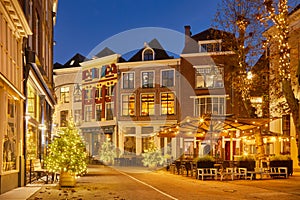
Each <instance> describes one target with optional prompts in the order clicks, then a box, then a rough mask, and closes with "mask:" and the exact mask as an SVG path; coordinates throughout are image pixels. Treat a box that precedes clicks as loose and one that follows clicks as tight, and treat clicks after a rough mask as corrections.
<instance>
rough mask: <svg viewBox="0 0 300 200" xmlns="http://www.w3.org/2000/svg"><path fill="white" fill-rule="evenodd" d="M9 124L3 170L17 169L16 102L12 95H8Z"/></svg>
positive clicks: (5, 137) (4, 147) (4, 146)
mask: <svg viewBox="0 0 300 200" xmlns="http://www.w3.org/2000/svg"><path fill="white" fill-rule="evenodd" d="M7 106H8V107H7V114H8V125H7V130H6V133H5V134H4V142H3V171H10V170H16V157H17V144H16V141H17V135H16V129H15V112H16V103H15V100H14V99H13V98H11V97H8V104H7Z"/></svg>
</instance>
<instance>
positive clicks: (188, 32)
mask: <svg viewBox="0 0 300 200" xmlns="http://www.w3.org/2000/svg"><path fill="white" fill-rule="evenodd" d="M184 30H185V35H186V36H188V37H191V35H192V34H191V26H190V25H186V26H184Z"/></svg>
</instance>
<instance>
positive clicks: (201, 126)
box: [158, 115, 270, 137]
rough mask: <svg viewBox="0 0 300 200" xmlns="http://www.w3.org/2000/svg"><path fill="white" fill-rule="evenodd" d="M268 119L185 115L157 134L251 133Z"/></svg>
mask: <svg viewBox="0 0 300 200" xmlns="http://www.w3.org/2000/svg"><path fill="white" fill-rule="evenodd" d="M269 121H270V120H269V119H253V118H251V119H250V118H240V119H237V118H233V117H232V116H225V115H223V116H222V115H209V116H205V117H190V116H188V117H186V118H185V119H184V120H182V121H181V122H179V123H177V124H173V125H171V126H168V127H164V128H162V129H161V130H160V131H159V132H158V135H159V136H161V137H167V136H168V137H170V136H171V137H175V136H176V135H181V136H187V137H191V136H194V137H203V136H205V134H206V133H211V132H213V133H219V134H220V136H225V135H226V133H228V132H229V131H236V130H239V131H241V133H242V134H246V133H248V134H249V132H250V133H251V132H252V131H253V130H255V129H262V128H263V127H267V126H268V123H269Z"/></svg>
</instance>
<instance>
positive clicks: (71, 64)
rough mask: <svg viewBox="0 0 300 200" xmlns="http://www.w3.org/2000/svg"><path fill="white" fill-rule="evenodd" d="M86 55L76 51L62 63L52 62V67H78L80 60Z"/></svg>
mask: <svg viewBox="0 0 300 200" xmlns="http://www.w3.org/2000/svg"><path fill="white" fill-rule="evenodd" d="M85 60H86V57H84V56H83V55H81V54H79V53H77V54H75V56H73V57H72V58H71V59H70V60H68V61H67V62H66V63H65V64H64V65H62V64H60V63H55V64H54V69H63V68H71V67H80V64H79V63H81V62H83V61H85Z"/></svg>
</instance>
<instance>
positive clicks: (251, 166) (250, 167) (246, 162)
mask: <svg viewBox="0 0 300 200" xmlns="http://www.w3.org/2000/svg"><path fill="white" fill-rule="evenodd" d="M238 167H242V168H247V171H254V168H255V161H254V160H243V161H239V162H238Z"/></svg>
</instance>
